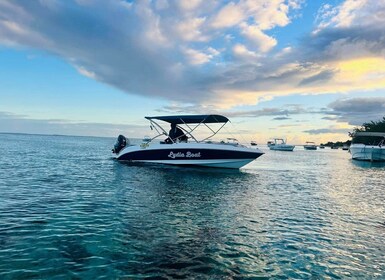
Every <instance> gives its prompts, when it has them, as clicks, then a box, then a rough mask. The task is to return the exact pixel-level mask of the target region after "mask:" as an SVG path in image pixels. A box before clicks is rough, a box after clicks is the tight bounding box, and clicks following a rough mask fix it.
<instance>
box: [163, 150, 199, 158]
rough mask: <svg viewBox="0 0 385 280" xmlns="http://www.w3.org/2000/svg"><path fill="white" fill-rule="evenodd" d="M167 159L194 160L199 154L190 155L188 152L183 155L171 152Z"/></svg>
mask: <svg viewBox="0 0 385 280" xmlns="http://www.w3.org/2000/svg"><path fill="white" fill-rule="evenodd" d="M168 157H169V158H184V157H186V158H194V157H197V158H198V157H199V158H200V157H201V153H200V152H198V153H192V152H190V151H188V152H187V153H186V154H185V153H182V152H177V153H174V152H173V151H171V152H170V154H169V155H168Z"/></svg>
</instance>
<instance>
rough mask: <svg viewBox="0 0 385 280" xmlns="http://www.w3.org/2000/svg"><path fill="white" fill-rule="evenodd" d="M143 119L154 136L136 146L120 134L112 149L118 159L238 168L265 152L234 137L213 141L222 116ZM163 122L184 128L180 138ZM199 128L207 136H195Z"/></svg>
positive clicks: (224, 119) (223, 124)
mask: <svg viewBox="0 0 385 280" xmlns="http://www.w3.org/2000/svg"><path fill="white" fill-rule="evenodd" d="M145 118H146V119H147V120H149V121H150V128H151V130H155V132H156V133H155V134H156V135H155V136H154V137H152V138H149V137H145V138H144V139H143V141H142V143H140V144H139V145H132V144H130V141H129V140H128V139H127V138H126V137H124V136H123V135H119V137H118V139H117V142H116V144H115V146H114V148H113V149H112V152H113V153H114V154H115V158H116V159H117V160H119V161H127V162H132V163H161V164H171V165H181V166H191V165H193V166H205V167H220V168H236V169H238V168H241V167H242V166H244V165H246V164H248V163H250V162H252V161H253V160H255V159H257V158H258V157H260V156H261V155H263V154H264V153H263V152H262V151H260V150H259V149H258V148H250V147H246V146H244V145H241V144H240V143H239V142H238V140H236V139H235V138H227V139H225V140H222V141H215V140H212V137H214V136H215V135H217V134H218V132H219V131H220V130H221V129H222V128H223V127H224V126H225V125H226V124H227V123H228V122H229V119H228V118H227V117H225V116H221V115H179V116H155V117H145ZM165 123H166V124H168V125H170V124H171V125H172V127H173V126H174V127H175V125H176V127H177V129H180V130H182V131H183V133H184V135H183V137H177V138H174V139H173V138H172V137H170V136H171V131H170V132H169V133H168V132H167V130H166V129H165V128H164V124H165ZM162 125H163V126H162ZM213 126H214V128H213ZM198 128H201V129H202V128H203V129H205V131H206V136H207V135H208V136H207V137H203V139H200V138H198V137H197V136H196V135H194V134H195V132H197V131H198V130H199V129H198ZM197 129H198V130H197ZM207 130H208V133H207ZM193 133H194V134H193ZM163 137H167V138H166V140H161V139H160V138H163ZM201 138H202V137H201Z"/></svg>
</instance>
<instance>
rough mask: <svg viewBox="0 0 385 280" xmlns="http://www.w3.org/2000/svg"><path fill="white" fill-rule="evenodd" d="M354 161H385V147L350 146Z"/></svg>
mask: <svg viewBox="0 0 385 280" xmlns="http://www.w3.org/2000/svg"><path fill="white" fill-rule="evenodd" d="M350 153H351V155H352V159H355V160H365V161H385V147H384V146H381V147H380V146H369V145H364V144H352V145H351V146H350Z"/></svg>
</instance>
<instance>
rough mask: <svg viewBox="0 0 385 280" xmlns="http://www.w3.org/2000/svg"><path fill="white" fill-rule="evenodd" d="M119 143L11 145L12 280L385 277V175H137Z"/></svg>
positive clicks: (318, 160)
mask: <svg viewBox="0 0 385 280" xmlns="http://www.w3.org/2000/svg"><path fill="white" fill-rule="evenodd" d="M114 141H115V139H109V138H92V137H65V136H39V135H16V134H0V147H1V149H0V279H99V278H107V279H131V278H144V277H150V278H151V277H152V278H156V279H162V278H163V279H172V278H198V279H211V278H223V279H248V278H249V279H269V278H270V279H287V278H292V279H309V278H312V277H313V278H312V279H343V278H351V277H353V278H358V279H373V278H378V279H384V278H385V183H384V181H385V166H384V165H381V164H371V163H361V162H355V161H352V160H351V159H350V157H349V156H350V155H349V154H348V153H347V152H346V151H342V150H330V149H325V150H318V151H305V150H303V149H301V148H299V147H297V148H296V150H294V152H278V151H276V152H274V151H268V150H266V154H265V155H263V156H262V157H260V158H259V159H257V160H256V161H254V162H253V163H251V164H249V165H248V166H246V167H245V168H243V169H242V170H240V171H228V170H216V169H203V168H202V169H201V168H180V167H165V166H130V165H125V164H121V163H119V162H116V161H114V160H112V159H111V154H110V149H111V147H112V145H113V143H114Z"/></svg>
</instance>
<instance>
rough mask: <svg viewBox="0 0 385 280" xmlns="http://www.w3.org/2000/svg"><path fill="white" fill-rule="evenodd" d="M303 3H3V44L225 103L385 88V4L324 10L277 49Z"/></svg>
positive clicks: (101, 74)
mask: <svg viewBox="0 0 385 280" xmlns="http://www.w3.org/2000/svg"><path fill="white" fill-rule="evenodd" d="M301 3H302V1H299V0H298V1H294V0H291V1H284V0H277V1H267V0H266V1H251V0H239V1H231V2H226V3H223V2H220V1H199V0H194V1H187V2H186V1H171V0H170V1H165V0H162V1H146V0H144V1H135V2H130V3H128V2H126V1H115V0H107V1H102V0H93V1H88V0H77V1H75V0H69V1H23V0H14V1H1V2H0V44H2V45H6V46H9V47H19V48H20V47H27V48H34V49H39V50H43V51H46V52H49V53H51V54H53V55H57V56H60V57H61V58H63V59H64V60H66V61H67V62H68V63H70V64H71V65H73V66H74V67H75V68H76V69H77V70H78V71H79V73H81V74H82V75H85V76H87V77H89V78H92V79H95V80H97V81H99V82H101V83H105V84H108V85H111V86H113V87H116V88H119V89H121V90H122V91H124V92H127V93H130V94H136V95H142V96H147V97H157V98H160V99H167V100H170V101H173V102H181V103H186V104H195V105H197V104H199V105H202V106H215V107H217V108H221V109H228V108H231V107H233V106H236V105H240V104H255V103H257V102H258V101H259V100H261V99H266V98H274V97H276V96H284V95H291V94H322V93H336V92H349V91H353V90H355V91H357V90H368V89H383V88H385V59H384V57H385V29H384V28H382V27H383V26H384V23H385V22H384V21H385V17H384V16H383V14H384V12H385V4H384V2H383V1H363V0H356V1H352V0H347V1H345V2H343V3H341V4H340V5H338V6H335V7H333V6H331V5H328V6H323V8H322V9H321V10H320V11H319V14H318V19H317V20H318V22H317V27H316V29H315V30H314V32H311V33H309V34H306V35H304V36H303V37H302V39H301V40H300V41H299V42H298V44H295V45H293V46H291V47H287V48H285V49H282V50H280V49H276V48H277V46H278V45H279V44H278V43H279V42H278V38H274V37H273V36H272V35H269V31H271V30H273V29H274V28H275V29H277V28H282V29H283V28H284V27H285V26H287V25H289V24H290V23H291V21H292V20H294V19H293V13H295V12H296V11H299V10H300V8H301ZM368 15H370V16H368ZM229 38H230V39H229Z"/></svg>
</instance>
